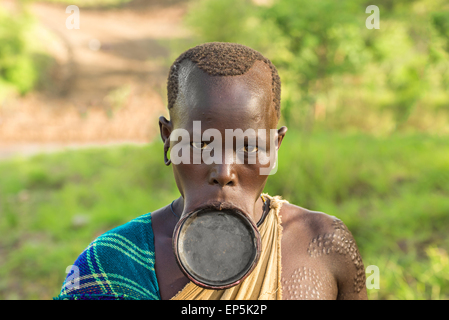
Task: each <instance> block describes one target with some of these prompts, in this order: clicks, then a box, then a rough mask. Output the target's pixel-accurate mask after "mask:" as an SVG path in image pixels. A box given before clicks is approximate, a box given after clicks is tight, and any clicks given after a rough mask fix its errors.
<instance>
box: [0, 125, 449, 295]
mask: <svg viewBox="0 0 449 320" xmlns="http://www.w3.org/2000/svg"><path fill="white" fill-rule="evenodd" d="M445 146H447V140H446V139H445V138H438V137H428V136H422V135H407V136H406V135H394V136H392V137H389V138H388V139H385V138H375V137H372V136H368V135H365V134H352V135H348V134H343V133H337V132H334V133H332V134H330V133H328V132H321V133H318V132H317V133H315V134H314V135H304V134H300V133H298V132H294V131H289V132H288V133H287V137H286V139H285V140H284V142H283V144H282V148H281V149H280V152H279V168H278V172H277V173H276V174H275V175H273V176H270V177H269V178H268V183H267V186H266V188H265V192H268V193H269V194H271V195H282V196H284V198H285V199H287V200H288V201H290V202H291V203H294V204H297V205H300V206H303V207H306V208H308V209H312V210H315V211H322V212H325V213H327V214H330V215H334V216H336V217H338V218H340V219H342V220H343V222H345V224H346V225H347V226H348V228H349V229H350V230H351V232H352V233H353V235H354V237H355V239H356V241H357V244H358V246H359V249H360V252H361V255H362V258H363V262H364V264H365V268H366V267H367V266H369V265H376V266H378V267H379V270H380V289H379V290H376V289H372V290H368V293H369V296H370V298H371V299H448V298H449V281H448V280H449V279H448V275H449V272H448V268H449V265H448V251H447V248H449V238H448V237H447V226H448V225H449V215H448V214H447V212H449V201H448V200H447V199H448V196H449V151H448V149H447V148H445ZM162 150H163V146H162V144H161V143H160V142H157V143H153V144H150V145H148V146H145V147H119V148H109V149H97V150H96V149H92V150H79V151H66V152H63V153H57V154H52V155H39V156H36V157H33V158H31V159H20V158H19V159H16V160H10V161H6V162H0V176H1V177H2V179H1V183H0V299H12V298H21V299H24V298H26V299H37V298H39V299H50V298H51V297H52V296H56V295H57V294H58V291H59V289H60V287H61V285H62V282H63V280H64V278H65V270H66V267H67V266H68V265H71V264H72V263H73V262H74V261H75V260H76V258H77V256H78V255H79V254H80V253H81V252H82V251H83V250H84V249H85V248H86V247H87V246H88V244H89V243H90V242H91V241H92V240H94V239H95V238H96V237H97V236H99V235H100V234H102V233H103V232H105V231H107V230H109V229H112V228H114V227H116V226H118V225H121V224H123V223H126V222H127V221H129V220H131V219H133V218H135V217H137V216H139V215H141V214H144V213H147V212H151V211H154V210H156V209H158V208H160V207H162V206H165V205H167V204H169V203H170V202H171V201H172V200H173V199H175V198H177V197H179V192H178V190H177V188H176V185H175V182H174V179H173V173H172V169H171V168H170V167H166V166H165V165H164V164H163V161H162V152H163V151H162Z"/></svg>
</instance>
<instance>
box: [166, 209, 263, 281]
mask: <svg viewBox="0 0 449 320" xmlns="http://www.w3.org/2000/svg"><path fill="white" fill-rule="evenodd" d="M260 247H261V244H260V234H259V231H258V229H257V227H256V226H255V224H254V223H253V222H252V220H251V219H250V218H249V217H247V216H246V215H245V214H244V213H242V212H241V211H239V210H236V209H235V210H231V209H226V210H221V211H218V210H214V209H202V210H197V211H194V212H192V213H190V214H186V215H185V216H184V217H182V218H181V220H180V221H179V222H178V224H177V225H176V227H175V231H174V234H173V250H174V253H175V255H176V260H177V262H178V265H179V266H180V268H181V270H182V271H183V272H184V274H185V275H186V276H187V277H188V278H189V279H190V280H191V281H192V282H194V283H195V284H196V285H198V286H200V287H203V288H207V289H215V290H217V289H226V288H230V287H232V286H235V285H237V284H239V283H240V282H241V281H243V280H244V279H245V278H246V277H247V276H248V275H249V274H250V273H251V271H252V270H253V269H254V267H255V266H256V265H257V262H258V260H259V256H260Z"/></svg>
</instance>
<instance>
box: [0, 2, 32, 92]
mask: <svg viewBox="0 0 449 320" xmlns="http://www.w3.org/2000/svg"><path fill="white" fill-rule="evenodd" d="M32 20H33V19H32V17H31V16H30V15H29V14H27V13H25V12H21V13H18V14H15V15H11V13H8V12H6V11H2V10H1V9H0V97H1V95H2V92H3V91H6V90H8V88H9V89H15V90H17V91H18V92H19V93H21V94H24V93H26V92H28V91H29V90H31V89H32V88H33V87H34V85H35V83H36V80H37V77H38V67H37V65H36V64H35V62H34V61H33V55H32V53H33V52H32V50H31V48H30V46H29V44H28V41H27V40H28V39H27V31H28V30H30V28H31V27H32V23H33V22H32Z"/></svg>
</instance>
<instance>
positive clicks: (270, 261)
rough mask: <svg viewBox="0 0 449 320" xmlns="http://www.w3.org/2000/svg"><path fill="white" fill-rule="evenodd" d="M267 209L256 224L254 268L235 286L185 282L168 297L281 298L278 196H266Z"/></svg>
mask: <svg viewBox="0 0 449 320" xmlns="http://www.w3.org/2000/svg"><path fill="white" fill-rule="evenodd" d="M262 196H263V197H266V198H268V199H270V212H269V214H268V215H267V217H266V218H265V221H264V222H263V223H262V225H260V227H259V232H260V236H261V239H262V252H261V255H260V260H259V262H258V263H257V266H256V268H255V269H254V270H253V271H252V272H251V274H250V275H249V276H248V277H247V278H246V279H245V280H243V281H242V282H241V283H240V284H239V285H237V286H235V287H232V288H229V289H225V290H210V289H203V288H201V287H198V286H197V285H195V284H194V283H193V282H189V283H188V284H187V285H186V286H185V287H184V289H182V290H181V291H180V292H179V293H178V294H177V295H176V296H174V297H173V298H172V299H171V300H282V285H281V271H282V270H281V237H282V226H281V220H280V216H279V212H280V210H281V207H282V204H283V203H285V202H287V201H285V200H281V198H280V197H270V196H269V195H267V194H263V195H262Z"/></svg>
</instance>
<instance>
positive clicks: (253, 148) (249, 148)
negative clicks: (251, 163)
mask: <svg viewBox="0 0 449 320" xmlns="http://www.w3.org/2000/svg"><path fill="white" fill-rule="evenodd" d="M257 150H258V148H257V146H244V147H243V151H245V152H248V153H254V152H257Z"/></svg>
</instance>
